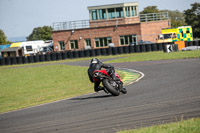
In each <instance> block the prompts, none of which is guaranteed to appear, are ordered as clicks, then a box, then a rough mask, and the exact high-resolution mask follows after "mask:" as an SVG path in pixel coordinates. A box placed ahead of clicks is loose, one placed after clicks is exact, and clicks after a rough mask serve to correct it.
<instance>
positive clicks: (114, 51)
mask: <svg viewBox="0 0 200 133" xmlns="http://www.w3.org/2000/svg"><path fill="white" fill-rule="evenodd" d="M112 54H113V55H117V54H118V51H117V47H112Z"/></svg>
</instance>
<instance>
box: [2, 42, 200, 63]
mask: <svg viewBox="0 0 200 133" xmlns="http://www.w3.org/2000/svg"><path fill="white" fill-rule="evenodd" d="M168 44H173V43H157V44H142V45H129V46H120V47H109V48H101V49H89V50H80V51H63V52H52V53H49V54H46V55H35V56H28V57H15V58H10V57H8V58H3V59H0V65H12V64H26V63H34V62H43V61H56V60H64V59H73V58H82V57H94V56H100V55H103V56H106V55H117V54H127V53H140V52H150V51H161V50H164V51H166V45H168ZM193 45H196V46H197V45H200V41H193V42H191V41H189V42H187V41H186V42H185V46H193ZM177 46H178V45H174V46H173V49H174V51H177V50H178V49H177ZM164 48H165V49H164Z"/></svg>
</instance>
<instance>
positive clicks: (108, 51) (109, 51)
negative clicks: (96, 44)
mask: <svg viewBox="0 0 200 133" xmlns="http://www.w3.org/2000/svg"><path fill="white" fill-rule="evenodd" d="M106 52H107V55H112V48H111V47H109V48H106Z"/></svg>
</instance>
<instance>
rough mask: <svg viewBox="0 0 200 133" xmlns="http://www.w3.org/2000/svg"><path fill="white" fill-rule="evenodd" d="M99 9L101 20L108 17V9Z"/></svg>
mask: <svg viewBox="0 0 200 133" xmlns="http://www.w3.org/2000/svg"><path fill="white" fill-rule="evenodd" d="M97 11H98V14H99V19H100V20H102V19H106V9H99V10H97Z"/></svg>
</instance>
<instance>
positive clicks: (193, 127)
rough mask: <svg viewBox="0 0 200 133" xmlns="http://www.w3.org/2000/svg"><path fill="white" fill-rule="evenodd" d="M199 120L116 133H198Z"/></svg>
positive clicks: (199, 129) (199, 128) (194, 119)
mask: <svg viewBox="0 0 200 133" xmlns="http://www.w3.org/2000/svg"><path fill="white" fill-rule="evenodd" d="M199 132H200V118H193V119H190V120H182V121H180V122H176V123H170V124H165V125H157V126H152V127H146V128H140V129H134V130H127V131H120V132H118V133H199Z"/></svg>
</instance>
